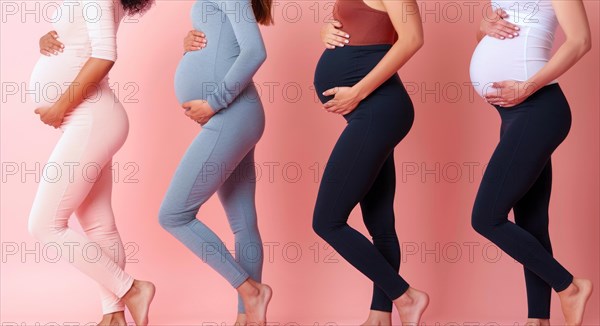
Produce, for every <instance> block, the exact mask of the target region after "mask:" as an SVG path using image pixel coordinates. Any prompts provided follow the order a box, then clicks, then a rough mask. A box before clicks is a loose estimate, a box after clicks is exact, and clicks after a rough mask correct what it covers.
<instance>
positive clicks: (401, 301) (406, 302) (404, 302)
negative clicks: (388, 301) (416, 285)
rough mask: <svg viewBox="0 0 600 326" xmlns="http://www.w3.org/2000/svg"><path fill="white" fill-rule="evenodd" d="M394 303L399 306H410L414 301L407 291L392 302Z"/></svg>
mask: <svg viewBox="0 0 600 326" xmlns="http://www.w3.org/2000/svg"><path fill="white" fill-rule="evenodd" d="M394 302H395V303H396V304H398V305H400V306H410V305H412V304H413V303H414V302H415V300H414V298H413V297H412V296H411V291H410V289H408V290H406V292H404V293H403V294H402V295H401V296H400V297H398V299H396V300H394Z"/></svg>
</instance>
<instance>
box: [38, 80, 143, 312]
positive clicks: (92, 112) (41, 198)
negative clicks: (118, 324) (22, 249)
mask: <svg viewBox="0 0 600 326" xmlns="http://www.w3.org/2000/svg"><path fill="white" fill-rule="evenodd" d="M101 91H102V96H100V98H96V99H95V100H94V101H93V103H92V102H88V101H86V102H84V103H82V104H81V105H79V106H78V107H77V108H76V109H75V110H73V111H72V112H71V113H70V114H68V115H67V116H66V117H65V120H64V121H63V124H62V125H61V129H62V131H63V135H62V136H61V138H60V140H59V141H58V144H56V147H55V148H54V151H53V152H52V155H51V156H50V159H49V160H48V163H49V164H47V165H46V166H45V169H44V172H43V174H42V178H41V180H40V185H39V188H38V191H37V194H36V196H35V200H34V202H33V207H32V209H31V215H30V217H29V232H30V233H31V234H32V235H33V236H34V237H35V238H37V239H38V240H39V241H41V242H43V243H49V242H50V243H54V244H56V245H58V246H60V248H61V253H62V254H61V259H62V260H66V261H69V262H70V263H72V264H73V265H74V266H75V267H76V268H77V269H79V270H80V271H82V272H83V273H85V274H86V275H88V276H89V277H91V278H92V279H94V280H95V281H96V282H97V283H98V284H99V285H100V294H101V299H102V310H103V313H104V314H108V313H112V312H116V311H123V310H124V305H123V303H122V302H121V300H120V298H121V297H123V295H125V293H127V291H128V290H129V288H131V285H132V283H133V277H131V276H130V275H129V274H127V273H125V271H123V268H124V267H125V253H124V249H123V244H122V243H121V238H120V236H119V232H118V231H117V227H116V225H115V219H114V215H113V211H112V206H111V191H112V173H111V162H112V157H113V155H114V154H115V153H116V152H117V151H118V150H119V148H121V146H122V145H123V143H124V142H125V139H126V138H127V133H128V131H129V122H128V119H127V114H126V112H125V110H124V109H123V106H122V105H121V104H120V103H119V102H118V101H117V100H116V99H115V97H114V94H113V93H112V91H111V90H110V88H108V86H107V85H105V86H103V87H102V89H101ZM100 169H101V171H100ZM57 172H58V173H59V174H57ZM72 213H75V215H76V216H77V218H78V219H79V223H80V224H81V227H82V228H83V230H84V231H85V236H84V235H82V234H80V233H78V232H76V231H74V230H73V229H71V228H69V225H68V221H69V218H70V217H71V214H72ZM100 249H101V250H100Z"/></svg>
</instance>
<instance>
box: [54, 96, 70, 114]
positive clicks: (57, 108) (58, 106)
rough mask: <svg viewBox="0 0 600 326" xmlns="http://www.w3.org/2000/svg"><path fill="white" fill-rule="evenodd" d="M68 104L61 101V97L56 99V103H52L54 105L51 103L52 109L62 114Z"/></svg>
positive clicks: (67, 107)
mask: <svg viewBox="0 0 600 326" xmlns="http://www.w3.org/2000/svg"><path fill="white" fill-rule="evenodd" d="M69 104H70V103H65V102H64V101H62V98H60V99H59V100H58V101H56V103H54V105H52V110H55V111H56V112H58V113H61V114H63V115H64V114H65V113H67V111H68V110H69Z"/></svg>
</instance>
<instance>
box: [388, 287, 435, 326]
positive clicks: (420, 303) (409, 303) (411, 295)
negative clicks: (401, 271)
mask: <svg viewBox="0 0 600 326" xmlns="http://www.w3.org/2000/svg"><path fill="white" fill-rule="evenodd" d="M428 304H429V296H428V295H427V293H425V292H422V291H419V290H417V289H414V288H412V287H410V288H408V290H407V291H406V292H404V294H402V295H401V296H400V297H399V298H398V299H396V300H394V305H395V306H396V309H398V314H399V315H400V320H401V321H402V326H409V325H411V326H413V325H414V326H416V325H418V324H419V321H420V320H421V316H422V315H423V312H424V311H425V309H426V308H427V305H428Z"/></svg>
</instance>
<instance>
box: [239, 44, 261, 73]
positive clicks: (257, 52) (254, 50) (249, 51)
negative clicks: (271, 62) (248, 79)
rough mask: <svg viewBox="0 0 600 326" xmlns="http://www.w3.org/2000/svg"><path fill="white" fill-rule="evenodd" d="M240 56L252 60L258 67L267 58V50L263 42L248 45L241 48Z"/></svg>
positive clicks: (248, 60)
mask: <svg viewBox="0 0 600 326" xmlns="http://www.w3.org/2000/svg"><path fill="white" fill-rule="evenodd" d="M240 57H244V60H245V61H246V60H247V62H252V63H253V64H254V65H255V66H256V67H257V69H258V67H260V66H261V65H262V64H263V63H264V62H265V61H266V60H267V50H266V49H265V46H264V45H263V44H256V45H252V46H247V47H245V48H243V49H242V50H241V52H240Z"/></svg>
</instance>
